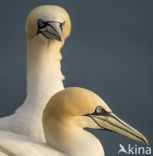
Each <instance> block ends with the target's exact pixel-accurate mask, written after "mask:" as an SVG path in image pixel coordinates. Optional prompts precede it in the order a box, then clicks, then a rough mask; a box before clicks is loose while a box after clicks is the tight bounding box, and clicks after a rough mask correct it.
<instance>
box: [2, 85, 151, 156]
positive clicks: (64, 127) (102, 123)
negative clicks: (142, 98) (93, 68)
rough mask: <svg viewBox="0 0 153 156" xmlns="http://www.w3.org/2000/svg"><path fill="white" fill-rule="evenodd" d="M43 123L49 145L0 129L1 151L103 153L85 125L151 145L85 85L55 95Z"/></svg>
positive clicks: (46, 155)
mask: <svg viewBox="0 0 153 156" xmlns="http://www.w3.org/2000/svg"><path fill="white" fill-rule="evenodd" d="M42 122H43V127H44V133H45V138H46V144H45V143H38V142H36V141H32V140H30V139H29V138H27V137H24V136H21V135H18V134H13V133H10V132H5V131H4V132H3V131H0V149H1V151H3V152H4V153H12V154H14V155H15V156H21V155H22V156H36V155H37V156H50V155H52V156H56V155H62V156H104V150H103V147H102V145H101V143H100V141H99V140H98V139H97V138H96V137H95V136H94V135H93V134H91V133H90V132H88V131H87V130H85V129H84V128H92V129H101V130H109V131H113V132H116V133H119V134H122V135H124V136H126V137H128V138H131V139H133V140H136V141H138V142H142V143H146V144H148V142H147V140H146V138H145V137H144V136H143V135H142V134H141V133H139V132H138V131H137V130H135V129H134V128H132V127H131V126H129V125H128V124H127V123H125V122H124V121H122V120H121V119H119V118H118V117H117V116H116V115H115V114H114V113H113V112H112V111H111V109H110V108H109V107H108V106H107V104H106V103H105V102H104V101H103V100H102V99H101V98H100V97H99V96H98V95H96V94H95V93H93V92H91V91H89V90H87V89H83V88H78V87H71V88H66V89H64V90H62V91H60V92H58V93H56V94H55V95H54V96H52V98H51V99H50V100H49V102H48V104H47V105H46V107H45V109H44V112H43V119H42ZM35 133H37V130H35Z"/></svg>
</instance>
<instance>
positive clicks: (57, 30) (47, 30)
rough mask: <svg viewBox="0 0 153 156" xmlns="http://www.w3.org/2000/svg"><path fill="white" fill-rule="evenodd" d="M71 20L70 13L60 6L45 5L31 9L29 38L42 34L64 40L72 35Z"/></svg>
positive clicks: (28, 24) (28, 18)
mask: <svg viewBox="0 0 153 156" xmlns="http://www.w3.org/2000/svg"><path fill="white" fill-rule="evenodd" d="M70 31H71V21H70V18H69V15H68V13H67V12H66V11H65V10H64V9H63V8H61V7H59V6H54V5H44V6H39V7H37V8H35V9H33V10H32V11H31V13H30V14H29V16H28V17H27V21H26V34H27V37H28V38H33V37H36V36H41V38H43V39H46V40H58V41H63V40H65V38H67V37H68V36H69V35H70Z"/></svg>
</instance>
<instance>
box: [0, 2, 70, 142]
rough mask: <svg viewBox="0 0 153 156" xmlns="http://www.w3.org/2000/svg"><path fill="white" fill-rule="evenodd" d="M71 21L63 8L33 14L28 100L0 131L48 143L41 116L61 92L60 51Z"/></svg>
mask: <svg viewBox="0 0 153 156" xmlns="http://www.w3.org/2000/svg"><path fill="white" fill-rule="evenodd" d="M70 31H71V21H70V18H69V15H68V13H67V12H66V11H65V10H64V9H63V8H61V7H58V6H53V5H45V6H40V7H37V8H35V9H34V10H32V11H31V13H30V14H29V16H28V17H27V21H26V35H27V97H26V99H25V101H24V103H23V104H22V105H21V107H19V109H17V111H16V112H15V114H13V115H11V116H8V117H4V118H1V119H0V129H1V130H7V131H12V132H16V133H19V134H22V135H25V136H28V137H31V138H33V139H34V140H37V141H43V142H44V141H45V138H44V132H43V127H42V122H41V120H42V113H43V110H44V108H45V106H46V104H47V102H48V100H49V99H50V97H51V96H52V95H53V94H55V93H56V92H58V91H60V90H62V89H63V88H64V86H63V82H62V80H63V78H64V77H63V75H62V73H61V64H60V61H61V59H62V55H61V53H60V49H61V47H62V46H63V44H64V42H65V39H66V38H67V37H68V36H69V35H70Z"/></svg>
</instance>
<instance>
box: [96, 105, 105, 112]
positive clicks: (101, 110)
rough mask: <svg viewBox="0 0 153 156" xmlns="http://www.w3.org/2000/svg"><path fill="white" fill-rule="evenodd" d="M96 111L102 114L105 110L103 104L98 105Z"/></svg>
mask: <svg viewBox="0 0 153 156" xmlns="http://www.w3.org/2000/svg"><path fill="white" fill-rule="evenodd" d="M95 112H96V113H97V114H101V113H103V112H104V109H103V108H102V107H101V106H97V107H96V110H95Z"/></svg>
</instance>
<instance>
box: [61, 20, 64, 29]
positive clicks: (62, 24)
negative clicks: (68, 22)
mask: <svg viewBox="0 0 153 156" xmlns="http://www.w3.org/2000/svg"><path fill="white" fill-rule="evenodd" d="M64 25H65V21H64V22H63V23H60V28H61V30H63V26H64Z"/></svg>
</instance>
